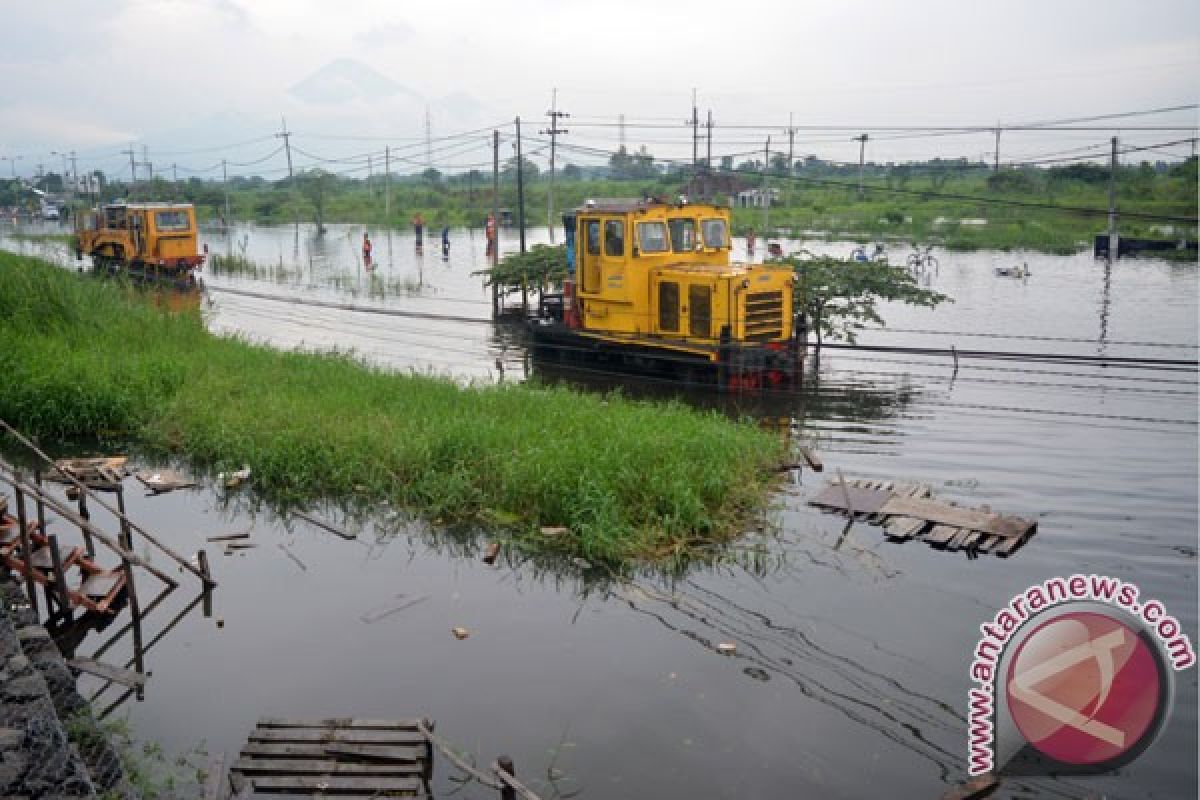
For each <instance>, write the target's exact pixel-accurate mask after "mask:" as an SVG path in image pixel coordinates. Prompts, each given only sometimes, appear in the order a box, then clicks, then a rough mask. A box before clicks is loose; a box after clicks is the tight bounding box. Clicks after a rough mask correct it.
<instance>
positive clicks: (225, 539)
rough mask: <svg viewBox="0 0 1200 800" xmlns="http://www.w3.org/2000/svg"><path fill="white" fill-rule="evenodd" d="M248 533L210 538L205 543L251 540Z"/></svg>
mask: <svg viewBox="0 0 1200 800" xmlns="http://www.w3.org/2000/svg"><path fill="white" fill-rule="evenodd" d="M249 538H250V534H248V533H223V534H221V535H220V536H209V537H208V539H206V540H205V541H209V542H228V541H232V540H234V539H249Z"/></svg>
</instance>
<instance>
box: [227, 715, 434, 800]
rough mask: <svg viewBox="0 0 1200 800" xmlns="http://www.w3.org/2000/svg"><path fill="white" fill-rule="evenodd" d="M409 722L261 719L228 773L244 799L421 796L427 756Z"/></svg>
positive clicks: (427, 776)
mask: <svg viewBox="0 0 1200 800" xmlns="http://www.w3.org/2000/svg"><path fill="white" fill-rule="evenodd" d="M424 725H428V726H430V727H431V726H432V723H421V722H420V721H417V720H366V719H326V720H286V719H277V718H265V719H262V720H259V723H258V726H257V727H256V728H255V730H254V731H253V732H252V733H251V734H250V737H249V739H248V740H247V742H246V744H245V745H244V746H243V747H242V750H241V753H240V754H239V755H238V758H237V760H236V761H235V762H234V763H233V765H232V767H230V772H229V779H230V785H231V786H232V787H233V789H234V791H235V792H244V793H246V794H247V795H251V794H254V793H255V792H259V793H271V794H277V795H279V796H280V797H301V796H303V797H314V796H325V795H330V796H339V795H340V796H354V797H383V796H386V797H392V796H397V795H398V794H403V795H414V794H419V795H428V794H429V792H430V787H429V780H430V778H431V777H432V766H433V765H432V759H433V750H432V746H431V745H430V743H429V741H428V739H427V738H426V737H425V735H424V734H423V733H422V731H421V730H420V729H418V726H424Z"/></svg>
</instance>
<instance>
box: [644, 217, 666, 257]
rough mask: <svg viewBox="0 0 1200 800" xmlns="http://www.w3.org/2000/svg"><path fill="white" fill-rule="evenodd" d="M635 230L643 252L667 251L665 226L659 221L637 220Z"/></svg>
mask: <svg viewBox="0 0 1200 800" xmlns="http://www.w3.org/2000/svg"><path fill="white" fill-rule="evenodd" d="M637 231H638V244H639V245H640V246H641V248H642V252H643V253H665V252H667V227H666V226H665V225H663V224H662V223H661V222H639V223H638V226H637Z"/></svg>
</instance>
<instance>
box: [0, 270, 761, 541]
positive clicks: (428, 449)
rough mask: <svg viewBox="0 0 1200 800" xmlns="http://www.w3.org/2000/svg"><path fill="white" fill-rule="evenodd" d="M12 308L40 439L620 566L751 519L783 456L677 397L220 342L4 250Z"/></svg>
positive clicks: (8, 314) (750, 432)
mask: <svg viewBox="0 0 1200 800" xmlns="http://www.w3.org/2000/svg"><path fill="white" fill-rule="evenodd" d="M0 307H3V308H4V310H5V313H4V314H3V315H0V342H3V346H2V347H0V374H3V375H4V384H3V388H0V417H3V418H4V419H6V420H8V421H9V422H11V423H12V424H14V425H17V426H18V427H20V428H23V429H25V430H26V431H28V432H30V433H33V434H37V435H90V434H95V433H96V432H98V431H119V432H122V433H123V435H125V436H128V437H130V438H131V439H133V440H134V441H136V442H139V443H141V444H143V445H145V446H147V447H149V448H151V449H157V450H161V451H162V452H164V453H170V454H177V455H181V456H184V457H186V458H189V459H190V460H191V461H192V463H193V464H194V465H195V466H196V467H198V468H201V469H204V468H207V469H211V470H216V469H226V468H230V467H234V468H236V467H240V466H241V465H242V464H243V463H244V464H248V465H250V467H251V469H252V470H253V474H254V481H255V484H256V486H257V488H258V489H259V490H260V491H262V492H263V493H264V494H265V495H266V496H267V497H268V498H270V499H272V500H273V501H277V502H280V503H283V504H288V503H308V502H312V501H316V500H320V499H330V498H332V499H337V500H342V501H348V500H356V501H359V502H365V503H377V502H379V501H382V500H388V501H390V502H391V503H392V504H393V505H395V506H398V507H404V508H408V509H411V510H414V511H416V512H419V513H421V514H423V515H426V516H427V517H428V518H430V519H434V520H442V521H444V522H448V523H449V522H475V521H483V522H492V523H495V522H497V521H499V522H502V523H504V524H505V525H506V526H507V527H510V528H511V529H513V530H514V531H515V535H516V536H517V538H518V539H519V540H520V541H521V542H523V543H525V544H526V545H528V546H531V547H536V548H539V549H541V550H543V551H545V550H560V551H562V552H564V553H567V554H570V555H579V556H583V557H585V558H588V559H591V560H595V561H602V562H605V563H609V564H619V563H622V562H628V561H630V560H637V559H669V558H672V557H679V556H680V555H682V554H686V553H687V552H688V551H689V549H691V548H692V547H694V546H697V545H707V544H710V543H712V542H714V541H721V540H723V539H726V538H728V537H730V536H732V535H734V534H736V533H738V532H739V531H740V530H741V527H740V525H741V524H743V523H745V522H746V520H747V518H748V517H749V516H751V515H753V514H755V513H756V512H757V511H760V510H761V509H762V508H763V506H764V503H765V502H766V499H767V494H768V491H769V488H770V484H771V477H770V475H771V467H772V465H773V464H775V463H778V461H779V460H780V458H781V457H782V444H781V443H780V441H779V440H778V439H777V438H775V437H773V436H771V435H770V434H767V433H765V432H762V431H759V430H757V429H755V428H754V427H752V426H749V425H743V424H736V423H733V422H730V421H729V420H728V419H726V418H723V417H720V416H718V415H716V414H702V413H697V412H695V411H692V410H689V409H685V408H683V407H679V406H671V405H668V406H664V405H651V404H644V403H638V402H633V401H629V400H626V399H622V398H619V397H615V396H614V397H608V398H601V397H597V396H591V395H584V394H579V393H576V392H572V391H568V390H563V389H547V390H541V389H532V388H526V387H518V386H500V387H491V386H489V387H472V388H463V387H460V386H458V385H456V384H454V383H453V382H451V381H448V380H442V379H438V378H434V377H427V376H415V375H398V374H394V373H388V372H385V371H382V370H379V369H373V368H370V367H367V366H364V365H362V364H360V363H358V362H356V361H355V360H354V359H352V358H351V357H348V356H345V355H336V354H333V355H319V354H310V353H299V352H281V351H277V350H272V349H270V348H266V347H261V346H254V345H250V344H248V343H246V342H243V341H239V340H236V339H232V338H221V337H216V336H213V335H211V334H209V333H208V332H207V331H206V330H205V328H204V325H203V323H202V321H201V320H200V319H199V318H198V317H196V316H187V315H170V314H164V313H160V312H158V311H156V310H154V309H153V308H151V307H149V306H148V305H146V304H144V303H143V302H141V301H140V300H139V299H138V297H137V296H136V294H134V293H133V292H132V290H128V289H124V288H122V287H120V286H118V285H115V284H110V283H104V282H100V281H95V280H89V279H83V278H80V277H79V276H76V275H72V274H70V273H66V272H64V271H62V270H60V269H57V268H54V267H53V266H51V265H48V264H46V263H44V262H40V261H38V260H37V259H33V258H27V257H21V256H16V255H12V254H8V253H2V252H0ZM542 525H550V526H554V525H562V526H566V527H568V528H569V529H570V532H569V534H566V535H561V536H555V537H543V536H541V535H539V534H538V533H536V530H537V527H538V526H542Z"/></svg>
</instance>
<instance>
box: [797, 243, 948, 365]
mask: <svg viewBox="0 0 1200 800" xmlns="http://www.w3.org/2000/svg"><path fill="white" fill-rule="evenodd" d="M776 263H786V264H789V265H791V267H792V269H794V270H795V271H796V285H795V289H794V291H795V308H796V309H797V310H798V311H802V312H803V313H804V315H805V317H806V318H807V319H808V325H809V330H812V331H814V332H815V333H816V335H817V351H818V352H820V349H821V344H822V342H823V341H824V339H825V338H826V337H828V338H830V339H845V340H846V341H848V342H850V343H851V344H853V343H854V341H855V334H856V333H857V332H858V331H860V330H862V329H863V328H865V327H866V326H867V325H868V324H875V325H883V324H884V321H883V317H881V316H879V311H878V309H877V308H876V304H877V303H878V302H879V301H880V300H892V301H899V302H902V303H908V304H909V305H914V306H924V307H926V308H935V307H936V306H938V305H939V304H940V303H944V302H947V301H950V302H953V301H952V300H951V299H950V298H949V297H947V296H946V295H944V294H942V293H940V292H935V291H933V290H932V289H922V288H921V287H920V286H918V285H917V280H916V278H915V277H914V276H913V275H912V273H910V272H909V271H908V270H907V269H905V268H904V267H894V266H891V265H889V264H883V263H879V262H873V261H843V260H841V259H839V258H831V257H829V256H822V257H819V258H813V259H809V260H805V259H802V258H798V257H796V256H790V257H788V258H786V259H782V260H780V261H779V262H776Z"/></svg>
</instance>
